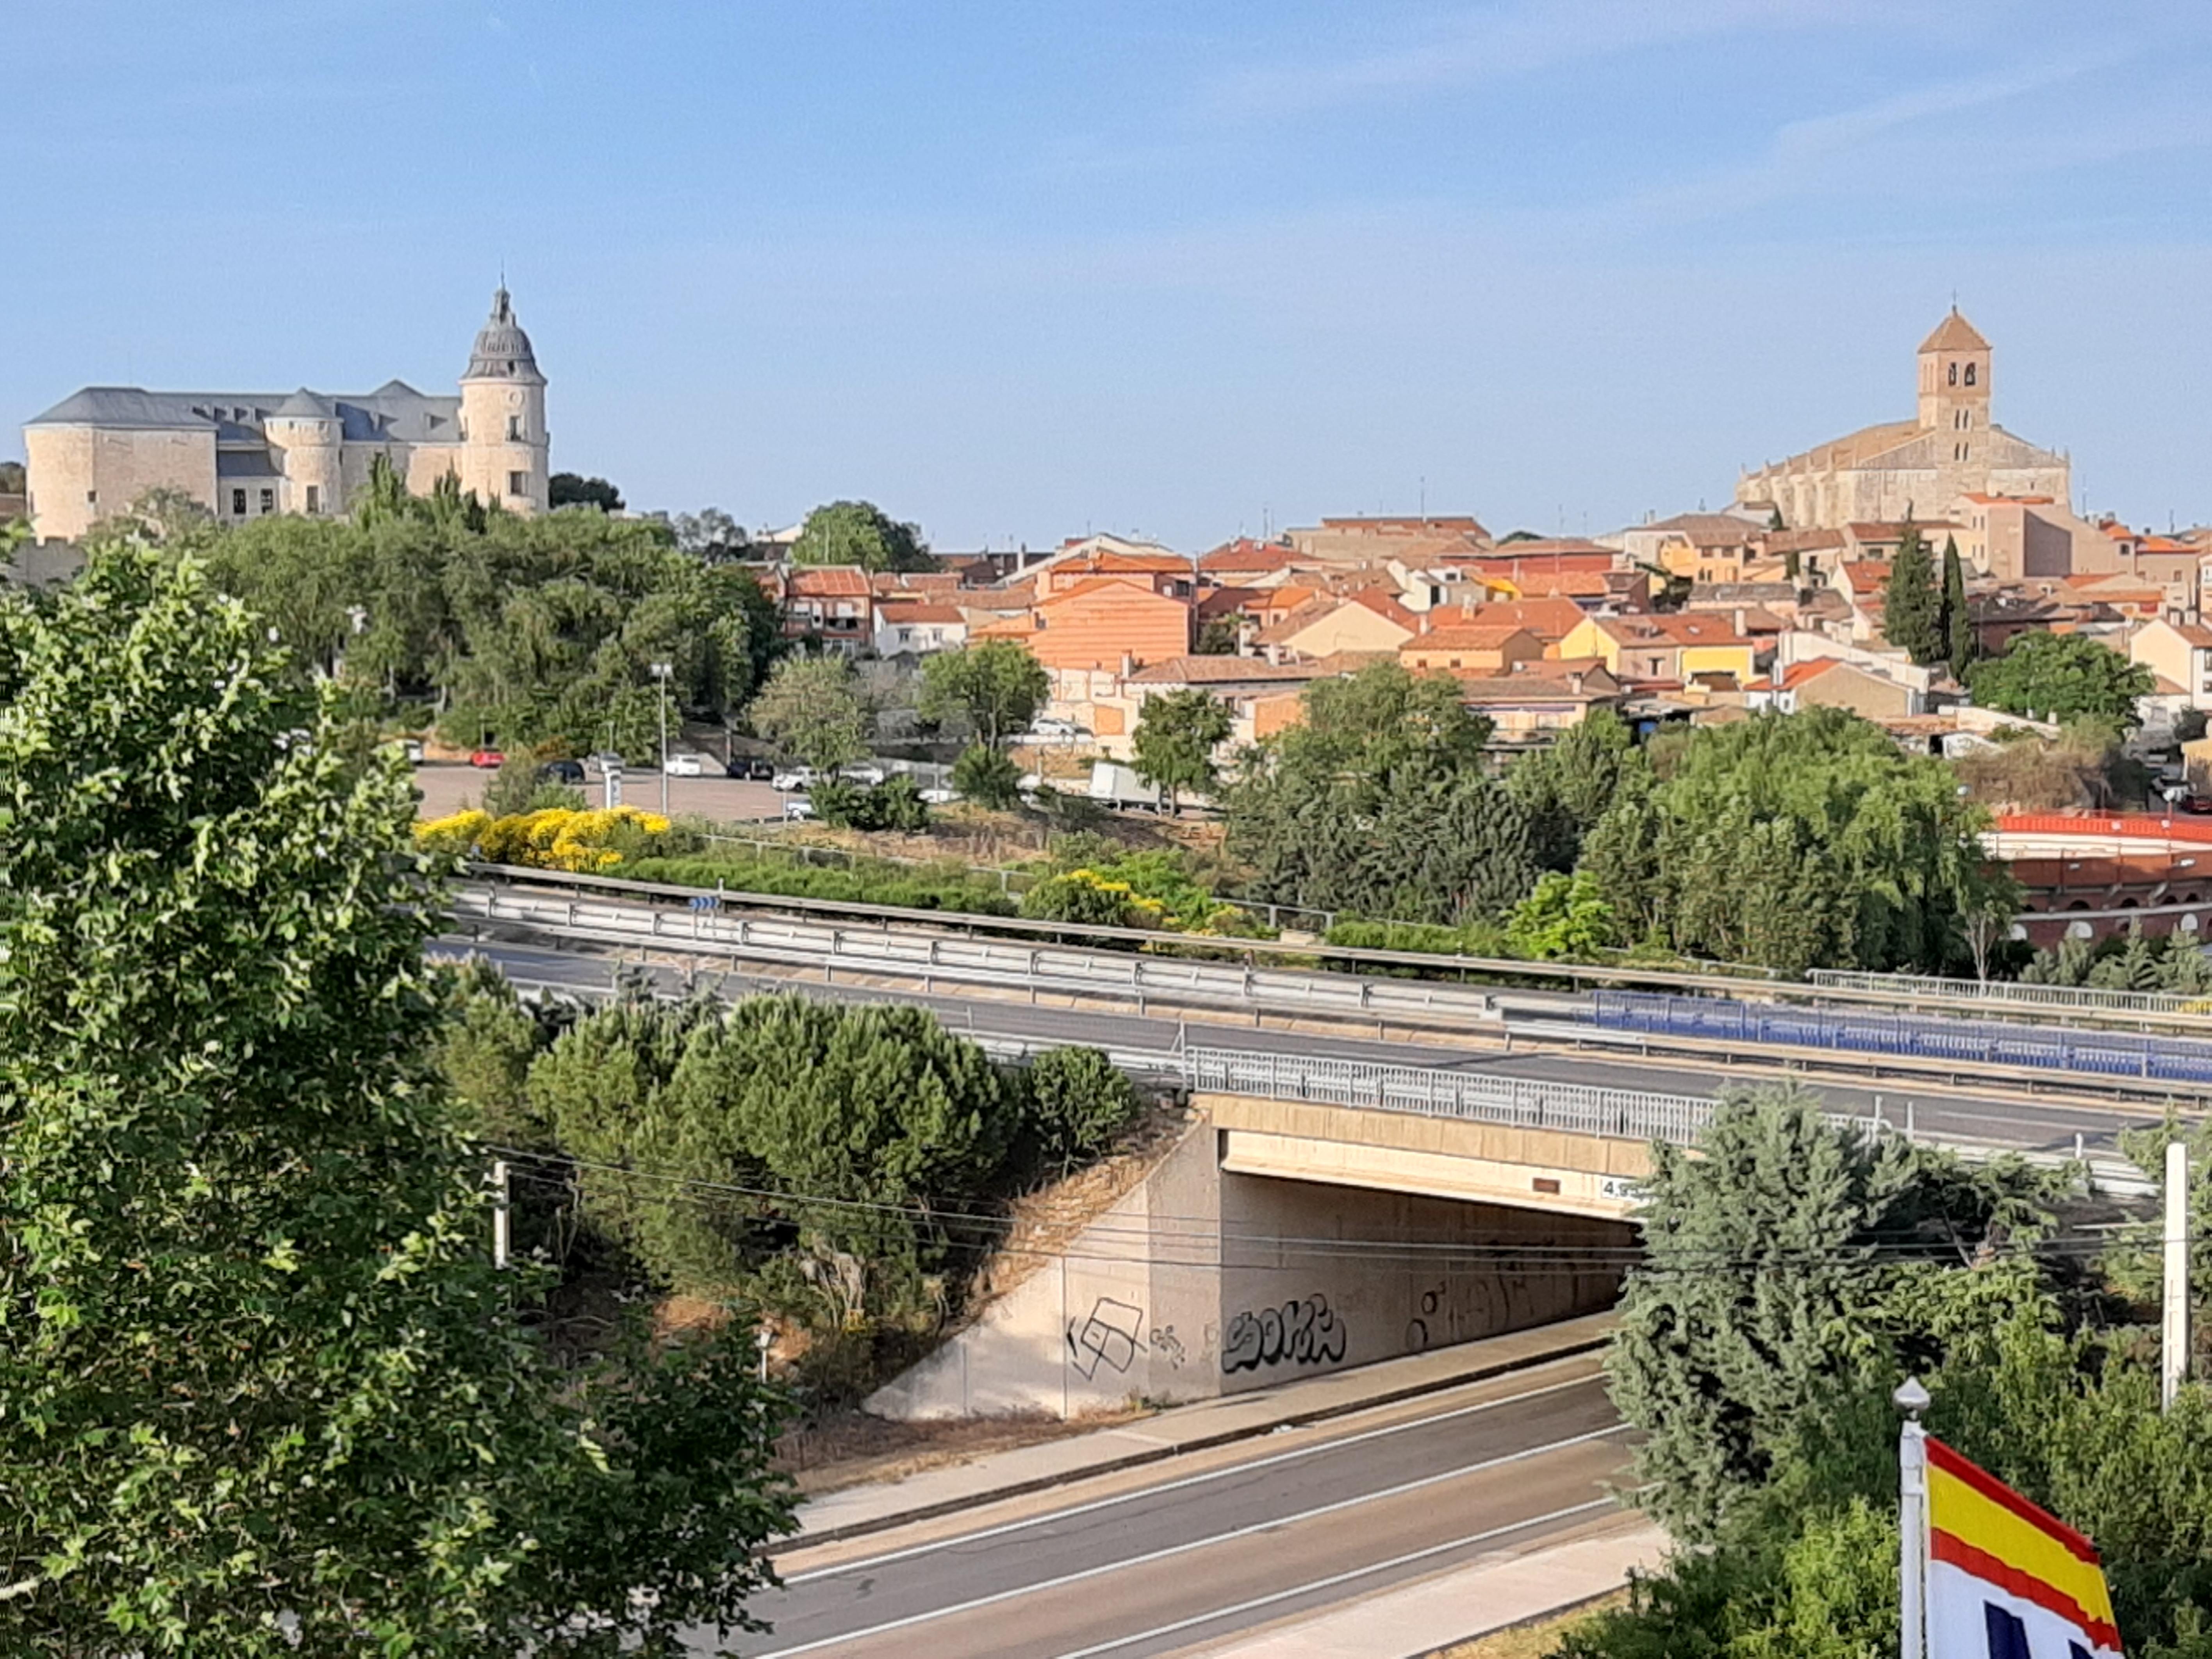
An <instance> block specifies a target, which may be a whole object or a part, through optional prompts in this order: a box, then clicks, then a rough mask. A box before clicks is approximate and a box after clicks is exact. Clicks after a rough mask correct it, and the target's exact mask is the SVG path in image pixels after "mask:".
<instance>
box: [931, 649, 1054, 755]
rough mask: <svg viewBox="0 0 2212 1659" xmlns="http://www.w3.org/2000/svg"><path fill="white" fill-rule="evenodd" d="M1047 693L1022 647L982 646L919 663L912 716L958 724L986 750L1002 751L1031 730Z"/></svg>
mask: <svg viewBox="0 0 2212 1659" xmlns="http://www.w3.org/2000/svg"><path fill="white" fill-rule="evenodd" d="M1051 691H1052V681H1051V678H1050V677H1049V676H1048V675H1047V674H1046V672H1045V671H1044V665H1043V664H1042V663H1040V662H1039V661H1038V660H1037V659H1036V658H1035V657H1034V656H1032V655H1031V654H1030V649H1029V647H1027V646H1025V645H1022V644H1020V643H1018V642H1017V641H1013V640H984V641H980V642H978V643H976V644H975V645H968V646H963V647H960V648H959V649H958V650H957V651H940V652H939V653H936V654H935V655H934V656H930V657H926V658H924V659H922V665H921V696H920V698H919V699H918V700H917V701H916V703H915V713H917V714H919V715H921V718H922V719H923V720H929V721H932V722H937V723H942V722H945V721H948V720H949V721H954V722H957V723H958V724H959V725H960V726H963V727H964V729H965V730H966V731H968V732H972V733H974V735H975V741H976V742H978V743H980V744H982V745H983V746H984V747H985V748H986V749H992V750H1002V749H1004V748H1005V747H1006V745H1007V744H1009V743H1011V742H1012V741H1013V740H1014V739H1015V738H1018V737H1019V736H1020V735H1021V734H1022V733H1023V732H1026V731H1028V730H1029V729H1030V722H1031V721H1033V720H1036V716H1037V710H1038V709H1040V708H1043V707H1044V703H1045V699H1046V697H1047V696H1049V695H1050V694H1051Z"/></svg>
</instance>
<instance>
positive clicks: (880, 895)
mask: <svg viewBox="0 0 2212 1659" xmlns="http://www.w3.org/2000/svg"><path fill="white" fill-rule="evenodd" d="M622 873H623V875H624V876H625V877H629V878H634V879H635V880H638V881H657V882H665V883H666V884H669V885H670V886H673V887H699V888H704V889H708V890H712V889H714V888H716V887H721V888H726V889H727V890H729V891H731V892H733V893H769V894H775V895H777V896H781V897H784V898H813V899H828V900H832V901H835V902H838V903H843V904H889V905H896V906H897V907H899V908H903V909H909V910H965V911H972V912H974V913H975V914H976V915H987V916H1010V915H1013V914H1014V902H1013V901H1012V899H1010V898H1008V897H1007V896H1006V895H1005V894H1004V893H1003V892H1001V891H1000V889H999V884H997V883H996V882H994V881H987V880H985V879H983V878H981V877H979V876H975V875H973V874H970V873H969V872H966V871H964V870H962V869H960V868H959V867H957V866H954V867H952V868H951V869H941V868H936V867H933V866H914V865H906V864H892V863H890V862H888V861H886V860H880V859H858V860H854V862H853V863H852V864H850V865H847V866H815V865H808V864H795V863H789V862H786V861H782V860H773V859H766V858H720V857H701V858H642V859H639V860H635V861H634V862H633V861H629V860H625V861H624V863H623V866H622Z"/></svg>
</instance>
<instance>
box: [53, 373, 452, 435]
mask: <svg viewBox="0 0 2212 1659" xmlns="http://www.w3.org/2000/svg"><path fill="white" fill-rule="evenodd" d="M302 398H309V399H313V400H314V403H315V404H316V405H317V407H316V412H317V413H318V414H319V415H322V416H325V417H327V416H330V415H333V414H334V415H336V416H337V419H338V422H339V424H340V430H341V432H342V433H343V436H344V438H345V441H347V442H349V443H382V442H385V441H398V442H401V443H410V444H423V443H431V444H441V443H458V442H459V441H460V435H461V400H460V398H458V397H453V398H433V397H431V396H429V395H428V394H427V393H425V392H417V391H416V389H415V388H414V387H413V386H409V385H408V384H407V383H406V382H405V381H404V380H387V381H386V382H385V383H384V384H383V385H382V386H379V387H378V388H377V389H376V390H375V391H374V392H362V393H338V394H336V395H332V394H329V393H317V392H308V391H307V389H306V388H305V387H301V389H300V390H299V391H297V392H149V391H147V390H145V388H143V386H86V387H84V388H83V389H82V391H79V392H72V393H70V395H69V396H68V397H66V398H63V399H62V400H61V402H59V403H58V404H55V405H54V406H53V407H52V409H49V410H46V412H45V413H44V414H42V415H39V416H34V417H33V418H32V419H31V420H30V421H28V422H25V424H26V425H28V426H90V427H104V428H108V429H109V430H112V431H140V432H144V431H156V432H161V431H167V432H206V431H213V432H214V434H215V435H216V442H217V443H219V444H226V443H228V444H250V443H263V442H266V441H267V437H268V435H267V433H266V432H265V430H264V427H263V422H265V421H267V420H269V419H270V417H272V416H278V415H281V414H283V413H285V412H287V410H288V408H289V409H298V408H300V407H301V406H302V405H301V401H300V400H301V399H302Z"/></svg>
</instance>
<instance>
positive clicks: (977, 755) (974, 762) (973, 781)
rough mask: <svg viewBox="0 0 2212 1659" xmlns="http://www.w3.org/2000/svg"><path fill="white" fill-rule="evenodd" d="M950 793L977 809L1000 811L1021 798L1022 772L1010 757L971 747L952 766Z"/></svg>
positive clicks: (991, 750)
mask: <svg viewBox="0 0 2212 1659" xmlns="http://www.w3.org/2000/svg"><path fill="white" fill-rule="evenodd" d="M952 791H953V793H955V794H957V795H958V796H960V797H961V798H962V799H965V800H972V801H974V802H975V804H976V805H978V806H988V807H991V808H994V810H997V811H1005V810H1006V809H1007V808H1009V807H1011V806H1012V805H1014V804H1015V803H1016V802H1018V801H1019V800H1020V799H1021V798H1022V769H1021V768H1020V767H1019V766H1018V765H1017V764H1015V762H1014V757H1012V756H1011V755H1007V754H1004V753H1001V752H1000V750H996V749H988V748H986V747H985V746H984V745H983V744H980V743H978V744H970V745H969V747H967V748H965V749H963V750H961V751H960V757H959V758H958V759H957V760H956V761H954V762H953V763H952Z"/></svg>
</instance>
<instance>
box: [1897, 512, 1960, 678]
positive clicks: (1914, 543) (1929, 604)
mask: <svg viewBox="0 0 2212 1659" xmlns="http://www.w3.org/2000/svg"><path fill="white" fill-rule="evenodd" d="M1883 599H1884V603H1885V606H1886V609H1885V611H1884V617H1883V621H1882V632H1883V633H1884V634H1885V635H1887V637H1888V640H1889V642H1890V643H1891V644H1892V645H1893V646H1895V647H1898V649H1899V650H1900V651H1903V652H1905V653H1908V654H1909V655H1910V656H1911V659H1912V660H1913V661H1915V662H1917V663H1929V662H1934V661H1935V660H1936V659H1937V658H1939V657H1941V656H1942V655H1943V654H1944V653H1945V651H1946V648H1947V641H1945V640H1944V638H1943V635H1942V623H1941V617H1940V616H1939V611H1940V605H1941V602H1940V600H1939V598H1938V596H1937V594H1936V568H1935V564H1934V562H1933V561H1931V560H1930V559H1929V556H1928V544H1927V543H1926V542H1925V541H1923V539H1922V538H1921V535H1920V527H1919V526H1917V525H1913V524H1908V525H1906V526H1905V534H1904V535H1903V536H1902V537H1900V538H1899V540H1898V544H1897V556H1896V558H1895V559H1894V560H1893V562H1891V565H1890V568H1889V586H1888V587H1887V589H1886V590H1885V591H1884V593H1883Z"/></svg>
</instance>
